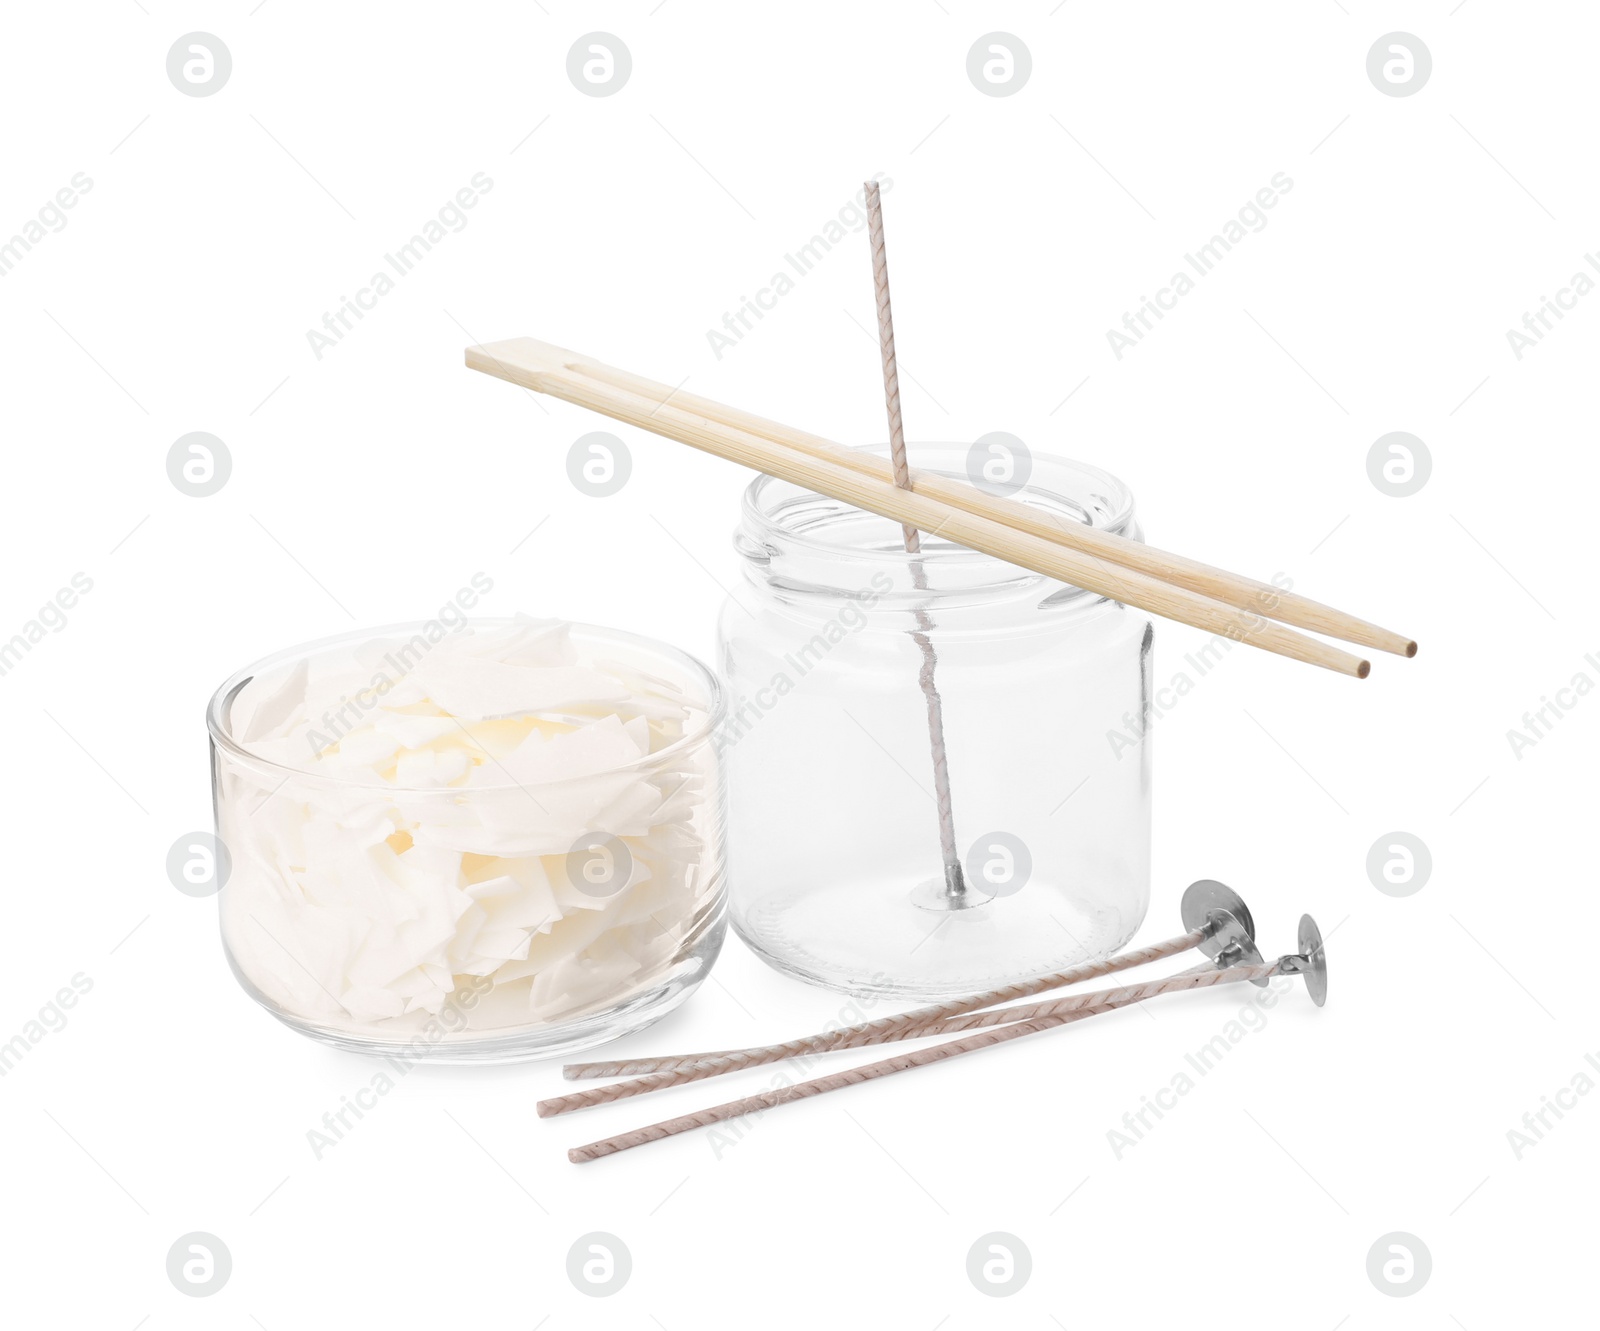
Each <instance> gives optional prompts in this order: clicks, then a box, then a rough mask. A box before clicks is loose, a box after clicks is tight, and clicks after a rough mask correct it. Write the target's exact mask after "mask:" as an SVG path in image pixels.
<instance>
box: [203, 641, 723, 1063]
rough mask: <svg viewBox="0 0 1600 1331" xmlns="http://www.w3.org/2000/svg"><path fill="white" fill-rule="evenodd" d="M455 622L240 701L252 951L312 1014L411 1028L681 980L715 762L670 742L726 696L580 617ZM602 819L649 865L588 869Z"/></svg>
mask: <svg viewBox="0 0 1600 1331" xmlns="http://www.w3.org/2000/svg"><path fill="white" fill-rule="evenodd" d="M437 630H438V625H437V623H435V624H434V625H432V626H430V628H429V630H428V631H426V632H424V631H419V632H418V633H416V634H413V635H411V636H409V637H406V636H401V635H397V634H389V635H386V636H384V637H382V638H373V639H369V640H367V641H365V642H361V643H358V644H356V645H354V646H349V645H345V646H340V647H337V648H334V649H330V650H329V651H327V652H325V653H321V654H318V655H314V656H312V657H310V658H302V659H300V660H297V661H294V662H291V663H289V664H288V665H284V666H280V667H277V668H275V669H273V670H270V671H267V672H264V673H263V674H261V675H258V676H257V677H256V678H253V679H252V680H250V681H249V682H248V683H247V684H246V685H245V686H244V687H243V688H242V689H240V690H239V692H238V693H237V695H236V696H235V698H234V700H233V704H232V707H231V709H230V715H229V716H228V717H227V718H226V720H227V725H228V730H227V733H229V734H230V735H231V737H232V738H233V739H234V740H235V742H237V743H238V744H239V745H240V747H242V748H243V749H245V750H246V751H247V753H248V754H249V755H251V757H250V758H249V759H239V758H235V757H234V756H233V755H232V754H230V753H228V752H227V751H225V750H219V753H218V759H217V763H218V774H217V780H218V807H219V810H220V817H221V821H222V829H221V830H222V835H223V840H224V841H225V842H226V843H227V844H228V846H229V848H230V850H231V851H232V853H233V875H232V877H231V879H230V880H229V882H228V885H227V887H226V889H225V891H224V895H223V927H224V933H225V935H226V937H227V940H228V944H229V948H230V951H231V952H232V955H233V957H234V960H235V962H236V963H237V964H238V965H239V967H240V968H241V969H242V970H243V972H244V973H245V975H246V976H247V977H248V979H249V981H250V982H251V984H253V985H254V986H255V987H256V988H257V989H259V990H260V991H261V993H262V994H263V995H264V996H265V997H266V998H267V999H268V1000H269V1001H270V1002H272V1003H274V1004H277V1005H278V1006H280V1007H282V1008H283V1009H285V1010H286V1011H288V1012H289V1013H291V1014H293V1015H296V1016H299V1017H302V1018H304V1019H307V1020H311V1021H314V1022H316V1023H318V1024H320V1025H324V1026H328V1027H332V1028H344V1029H350V1030H353V1031H361V1032H365V1033H374V1032H380V1033H381V1032H388V1031H391V1030H392V1031H393V1032H394V1034H395V1036H396V1038H401V1039H403V1038H406V1037H407V1034H408V1033H409V1032H412V1031H416V1030H421V1029H424V1028H425V1025H426V1024H427V1023H439V1024H442V1025H444V1026H446V1028H447V1029H450V1030H459V1031H465V1032H466V1033H468V1034H471V1033H473V1032H482V1031H486V1030H496V1029H503V1028H505V1027H507V1026H510V1025H526V1024H527V1023H528V1022H530V1021H533V1022H552V1023H553V1022H559V1021H562V1020H566V1019H569V1018H571V1017H574V1016H578V1015H581V1014H583V1013H585V1012H593V1011H599V1010H602V1009H604V1008H606V1007H608V1006H610V1005H613V1004H615V1003H617V1002H619V1001H621V1000H622V999H624V998H626V997H627V996H628V995H629V994H630V993H633V992H637V991H642V990H644V989H645V988H647V987H648V986H649V985H650V984H651V983H652V982H658V977H659V976H660V975H661V974H662V973H663V972H664V970H665V969H666V968H667V967H668V966H670V965H671V964H673V962H674V960H675V959H676V957H677V951H676V949H677V948H678V946H679V945H680V944H681V942H682V940H683V937H684V935H685V934H686V932H687V930H688V927H689V925H690V923H691V922H692V921H694V920H696V919H697V918H699V916H700V914H701V911H702V907H703V906H704V904H705V901H704V898H705V895H706V893H707V891H708V887H707V884H708V883H709V882H710V881H711V880H712V879H713V878H714V875H710V874H706V873H703V872H702V871H701V867H700V865H701V858H702V855H703V851H704V844H705V841H704V836H703V835H702V832H701V825H700V824H701V820H702V819H703V818H706V817H708V816H710V815H709V814H708V812H707V810H706V798H707V792H708V791H709V790H711V789H712V788H713V786H712V783H711V780H710V777H711V764H713V763H714V762H715V757H714V755H713V754H712V753H711V751H710V749H709V746H700V747H698V748H697V749H696V750H695V751H693V752H685V753H681V754H673V755H667V756H666V758H664V759H658V758H657V757H656V755H659V754H661V751H662V750H664V749H667V748H668V747H669V746H671V745H673V744H674V743H675V742H676V741H677V740H678V739H679V738H680V737H682V736H683V735H684V734H685V733H686V732H687V731H688V730H689V729H690V728H692V727H693V726H694V725H695V724H697V723H698V722H702V721H703V720H704V718H705V707H706V704H705V702H704V701H703V700H696V699H695V698H693V697H692V696H690V695H689V694H688V693H687V691H686V690H685V688H684V687H683V686H682V685H681V684H678V683H674V682H673V681H670V680H667V679H663V678H661V677H659V676H658V675H657V674H654V673H652V672H650V671H647V670H645V669H643V668H642V667H641V666H639V665H635V664H633V663H630V662H628V661H626V660H623V659H621V658H620V657H619V656H618V655H617V650H616V648H615V647H608V648H607V650H606V652H605V653H604V655H603V656H594V655H586V653H585V649H584V647H583V645H582V643H581V642H580V641H579V640H578V639H577V638H575V637H574V635H573V634H572V633H571V632H570V631H569V627H568V626H567V625H566V624H563V623H558V622H552V621H540V620H532V619H522V620H517V621H514V622H512V623H510V624H506V625H495V626H487V627H486V626H476V625H474V626H469V627H459V628H457V629H456V630H454V631H444V632H440V631H437ZM597 838H600V839H602V840H604V841H605V842H606V843H607V844H608V845H611V846H614V847H617V848H620V849H619V853H620V855H621V856H622V857H625V862H626V863H627V865H628V871H627V873H626V875H620V874H619V875H618V878H619V880H620V881H619V882H614V883H609V884H601V885H599V886H596V885H595V884H594V883H592V882H587V881H585V882H581V883H575V882H574V881H573V880H572V879H571V878H569V876H568V874H567V857H568V855H569V853H570V852H573V851H575V850H578V851H579V853H582V848H583V847H587V846H590V845H592V844H594V843H595V841H596V839H597ZM447 1009H448V1011H447Z"/></svg>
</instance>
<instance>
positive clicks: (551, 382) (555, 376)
mask: <svg viewBox="0 0 1600 1331" xmlns="http://www.w3.org/2000/svg"><path fill="white" fill-rule="evenodd" d="M466 361H467V365H468V367H469V368H471V369H474V370H481V371H482V372H483V373H485V374H489V375H493V376H495V377H496V378H499V379H505V380H508V381H509V382H511V383H514V384H519V385H521V386H522V387H524V388H529V389H532V390H534V391H535V392H539V393H546V394H548V395H550V396H551V397H559V398H562V399H563V400H565V401H567V402H572V403H574V404H576V405H578V406H580V407H587V408H589V409H590V410H591V411H596V412H599V413H601V414H602V415H605V416H610V417H611V418H612V419H614V420H619V421H624V422H626V423H627V424H630V425H636V426H638V427H639V428H641V429H644V430H649V431H651V432H652V433H654V434H659V435H664V436H665V437H667V438H669V439H676V440H677V441H678V442H680V443H685V444H688V445H690V446H691V447H693V448H698V449H700V450H702V451H703V452H707V453H713V454H715V455H716V456H718V457H722V458H726V459H728V460H729V461H731V462H737V463H739V464H740V465H741V466H745V467H750V468H752V469H753V470H755V471H760V472H765V473H766V474H767V475H769V476H775V477H777V478H778V479H780V480H785V481H789V482H791V483H792V484H795V485H798V486H801V487H803V488H805V489H807V490H812V491H815V492H816V493H817V494H823V495H828V496H830V497H831V498H834V499H837V500H840V501H842V502H844V503H847V504H853V505H855V506H856V507H857V508H862V509H865V510H867V511H868V512H870V513H876V514H878V515H879V516H880V517H884V518H888V519H890V520H892V521H895V522H898V523H900V524H902V525H903V526H907V527H914V528H916V529H917V530H918V531H921V532H925V533H927V534H928V535H930V536H938V537H941V538H943V539H945V540H948V541H952V542H954V543H955V544H957V545H963V546H966V547H968V548H969V549H972V550H977V551H980V552H982V553H983V554H987V555H990V556H992V557H994V558H996V559H1003V560H1005V561H1007V562H1008V563H1012V564H1016V565H1018V566H1019V567H1022V568H1026V569H1030V570H1032V571H1033V572H1035V573H1041V574H1043V575H1045V576H1046V577H1050V578H1055V579H1058V580H1060V581H1062V582H1066V583H1071V584H1072V585H1074V586H1077V587H1082V588H1083V589H1085V590H1086V591H1091V592H1095V593H1097V594H1099V595H1101V596H1105V597H1109V598H1110V599H1112V600H1115V601H1120V602H1122V603H1123V604H1125V605H1131V606H1135V607H1137V608H1138V609H1140V610H1144V611H1147V612H1148V613H1150V614H1153V615H1158V616H1160V617H1161V618H1163V619H1172V620H1176V621H1178V622H1179V623H1183V624H1188V625H1190V626H1192V627H1194V628H1197V629H1200V630H1202V631H1203V632H1206V633H1211V634H1217V635H1220V636H1222V637H1224V638H1228V639H1230V640H1232V641H1235V642H1242V643H1246V644H1248V645H1249V646H1252V647H1259V648H1262V649H1263V650H1266V651H1269V652H1275V653H1277V654H1278V655H1280V656H1287V657H1290V658H1292V659H1293V660H1296V661H1304V662H1307V663H1309V664H1311V665H1316V666H1321V667H1323V668H1324V669H1327V670H1334V671H1337V672H1339V673H1340V674H1344V675H1353V676H1355V677H1356V678H1358V679H1365V678H1366V677H1367V674H1368V672H1369V671H1370V670H1371V664H1370V663H1369V662H1368V661H1367V660H1366V659H1364V658H1363V657H1359V656H1356V655H1354V654H1352V653H1350V652H1347V651H1344V650H1343V649H1341V648H1338V647H1334V646H1332V645H1330V644H1328V643H1325V642H1322V641H1320V640H1318V639H1316V638H1312V637H1308V636H1307V635H1306V634H1305V633H1300V632H1297V631H1296V630H1297V629H1307V630H1309V631H1310V632H1313V633H1320V634H1324V635H1326V636H1327V637H1330V638H1335V639H1339V640H1341V641H1344V642H1349V643H1354V644H1357V645H1359V646H1362V647H1370V648H1373V649H1375V650H1377V651H1384V652H1392V653H1394V654H1396V655H1399V656H1415V655H1416V651H1417V644H1416V643H1415V642H1414V641H1413V640H1411V639H1410V638H1407V637H1405V636H1404V635H1402V634H1399V633H1394V632H1392V631H1390V630H1389V629H1385V628H1381V627H1379V626H1378V625H1376V624H1372V623H1369V622H1367V621H1366V620H1363V619H1358V618H1356V617H1355V616H1354V615H1351V614H1347V613H1346V612H1344V611H1342V610H1336V609H1334V608H1333V607H1331V606H1326V605H1322V604H1321V603H1319V602H1317V601H1313V600H1310V599H1308V598H1307V597H1304V596H1300V595H1297V594H1295V593H1294V592H1289V591H1284V590H1282V589H1281V588H1278V587H1274V586H1271V585H1270V584H1268V583H1263V582H1257V581H1256V580H1255V579H1253V578H1247V577H1243V576H1241V575H1239V574H1236V573H1229V572H1226V571H1225V570H1222V569H1217V568H1212V567H1211V566H1210V565H1207V564H1203V563H1201V562H1199V561H1198V560H1194V559H1189V558H1187V557H1185V556H1183V555H1176V554H1171V553H1169V552H1167V551H1164V550H1157V549H1153V548H1151V547H1150V546H1147V545H1145V544H1143V543H1142V542H1140V541H1134V540H1130V539H1129V538H1127V537H1125V536H1118V535H1115V534H1113V533H1111V532H1107V531H1103V530H1099V529H1097V528H1094V527H1090V526H1087V525H1085V524H1082V523H1076V522H1072V521H1069V520H1065V519H1057V518H1054V517H1053V516H1051V515H1049V514H1047V513H1045V512H1043V511H1041V510H1039V509H1037V508H1033V507H1031V506H1029V505H1027V504H1024V503H1021V502H1019V501H1017V500H1015V499H1010V498H1005V497H1002V496H998V495H992V494H989V493H987V492H986V491H983V490H980V489H978V488H977V487H976V486H972V485H968V484H965V483H964V482H961V481H957V480H952V479H951V478H949V477H946V476H940V475H936V474H933V473H930V472H925V471H917V470H912V472H911V474H910V482H911V484H910V488H909V489H901V488H898V487H897V486H896V484H895V476H894V471H893V468H892V466H891V463H890V462H889V460H888V459H886V458H881V457H878V456H876V455H874V454H871V453H865V452H861V451H859V450H856V449H850V448H846V447H844V446H843V445H841V444H836V443H833V442H831V441H829V440H827V439H823V438H820V437H819V436H817V435H813V434H807V433H806V432H805V431H803V430H797V429H794V428H792V427H791V426H787V425H781V424H779V423H777V422H775V421H769V420H765V419H763V418H762V417H760V416H756V415H753V414H751V413H750V412H747V411H741V410H739V409H738V408H736V407H729V406H724V405H723V404H722V403H719V402H713V401H711V400H710V399H708V398H703V397H698V396H696V395H695V394H693V393H684V392H680V391H678V390H676V389H674V388H671V387H669V386H668V385H666V384H662V383H657V382H655V381H654V380H651V379H646V378H643V377H641V376H639V375H635V374H630V373H628V372H627V371H625V370H619V369H615V368H613V367H612V366H609V365H604V364H601V363H600V362H599V361H595V360H591V359H590V358H589V357H587V356H583V355H580V354H579V353H577V352H574V351H568V350H566V349H565V348H562V347H557V346H552V345H551V344H549V343H548V342H540V341H537V340H536V339H534V338H529V337H519V338H511V339H509V340H507V341H504V342H490V343H486V344H484V345H482V346H474V347H468V348H467V352H466Z"/></svg>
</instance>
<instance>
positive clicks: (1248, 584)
mask: <svg viewBox="0 0 1600 1331" xmlns="http://www.w3.org/2000/svg"><path fill="white" fill-rule="evenodd" d="M530 340H531V339H530ZM544 345H545V347H546V350H547V351H548V353H549V354H550V355H551V356H553V357H555V358H558V359H560V360H561V361H562V363H563V364H565V365H566V367H567V368H568V369H572V370H576V371H578V372H580V373H582V374H586V375H589V376H590V377H591V378H595V379H599V380H600V381H601V382H602V383H608V384H612V385H613V386H615V387H617V388H624V389H627V390H629V391H630V392H634V393H637V394H639V395H640V396H641V397H647V398H649V399H651V400H652V401H653V402H655V403H658V404H659V403H665V402H669V401H670V402H671V403H672V404H673V405H674V406H677V407H679V408H681V409H682V410H684V411H688V412H693V413H695V414H696V415H699V416H703V417H705V418H706V419H707V420H711V421H716V422H718V423H719V424H722V425H731V426H733V427H734V428H735V429H739V430H744V431H746V432H747V433H750V434H755V435H760V436H761V437H762V438H763V439H770V440H772V441H773V442H774V443H780V444H787V445H789V446H790V447H791V448H796V449H799V450H800V451H801V452H802V453H806V454H809V455H810V456H811V457H815V458H823V459H825V460H828V461H833V462H838V463H839V464H841V465H842V466H846V467H850V468H851V469H852V470H855V471H859V472H862V473H863V474H865V475H869V476H876V477H878V478H879V479H880V480H889V481H892V480H893V479H894V470H893V468H892V466H891V465H890V463H889V461H888V459H886V458H882V457H879V456H878V455H876V454H874V453H866V452H862V451H861V450H860V449H853V448H845V447H843V446H842V445H839V444H835V443H833V442H831V441H829V440H827V439H823V438H821V437H820V436H818V435H814V434H808V433H807V432H806V431H804V430H797V429H795V428H794V427H792V426H788V425H783V424H780V423H779V422H777V421H771V420H767V419H766V418H764V417H762V416H757V415H755V414H754V413H752V412H748V411H741V410H740V409H739V408H737V407H730V406H726V405H724V404H723V403H720V402H714V401H712V400H711V399H710V398H704V397H699V396H697V395H696V394H694V393H685V392H680V391H678V390H676V389H673V388H671V387H669V386H668V385H666V384H663V383H657V382H656V381H655V380H652V379H646V378H645V377H643V376H642V375H637V374H632V373H630V372H629V371H627V370H619V369H617V368H616V367H614V366H611V365H605V364H603V363H601V362H600V361H597V360H594V359H592V358H590V357H588V356H584V355H582V354H580V353H578V352H575V351H568V350H566V349H565V348H562V347H554V346H549V345H548V344H544ZM911 488H912V489H913V490H916V491H919V492H920V493H922V494H925V495H928V496H930V497H931V498H934V499H938V500H942V501H943V502H944V503H947V504H949V505H950V506H951V507H952V508H959V509H961V510H962V511H964V512H967V513H974V514H977V515H978V516H979V517H986V518H992V519H993V520H994V521H996V522H999V523H1002V524H1004V525H1005V526H1007V527H1013V528H1015V529H1016V530H1018V531H1025V532H1029V533H1031V534H1032V535H1034V536H1039V537H1043V538H1044V539H1045V540H1049V541H1055V542H1056V543H1057V544H1060V545H1065V546H1067V547H1069V548H1071V549H1074V550H1079V551H1082V552H1083V553H1085V554H1091V555H1096V556H1098V557H1099V558H1101V559H1105V560H1109V561H1110V562H1111V563H1113V564H1120V565H1122V566H1123V567H1124V568H1132V569H1137V570H1138V571H1139V572H1141V573H1148V574H1149V575H1150V576H1151V577H1153V578H1158V579H1160V580H1161V581H1162V582H1170V583H1172V584H1173V585H1174V586H1176V587H1183V588H1184V589H1186V590H1188V591H1191V592H1196V593H1198V594H1199V595H1201V596H1207V597H1210V598H1211V599H1212V600H1214V601H1221V602H1223V603H1224V604H1225V605H1231V606H1234V607H1235V608H1237V609H1240V610H1248V611H1251V612H1252V613H1254V614H1258V615H1261V616H1264V617H1265V618H1267V619H1274V620H1277V621H1278V622H1279V623H1282V624H1288V625H1291V626H1292V627H1294V628H1300V629H1307V630H1309V631H1310V632H1312V633H1322V634H1325V635H1326V636H1328V637H1330V638H1338V639H1340V640H1341V641H1343V642H1353V643H1356V644H1358V645H1360V646H1363V647H1371V648H1373V649H1374V650H1375V651H1380V652H1392V653H1394V654H1395V655H1397V656H1415V655H1416V654H1417V644H1416V642H1415V641H1414V640H1413V639H1411V638H1408V637H1406V636H1405V635H1404V634H1401V633H1395V632H1394V631H1393V630H1391V629H1386V628H1383V627H1381V626H1380V625H1377V624H1372V623H1369V622H1368V621H1367V620H1364V619H1358V618H1357V617H1356V616H1355V615H1352V614H1348V613H1346V612H1345V611H1343V610H1337V609H1335V608H1334V607H1332V606H1328V605H1323V604H1322V603H1321V602H1320V601H1313V600H1312V599H1311V598H1310V597H1307V596H1300V595H1298V594H1296V593H1295V592H1291V591H1286V590H1284V589H1283V588H1281V587H1275V586H1273V585H1272V584H1270V583H1265V582H1258V581H1256V580H1255V579H1254V578H1247V577H1244V576H1242V575H1241V574H1237V573H1229V572H1227V571H1226V570H1225V569H1219V568H1213V567H1212V566H1211V565H1209V564H1204V563H1201V562H1200V561H1199V560H1197V559H1190V558H1188V557H1187V556H1185V555H1178V554H1173V553H1172V552H1171V551H1168V550H1159V549H1156V548H1155V547H1153V546H1149V545H1146V544H1145V543H1144V542H1142V541H1135V540H1132V539H1130V538H1129V537H1126V536H1119V535H1117V534H1116V533H1115V532H1108V531H1105V530H1103V529H1101V528H1098V527H1091V526H1088V525H1087V524H1085V523H1079V522H1073V521H1071V520H1070V519H1066V518H1062V517H1059V516H1057V515H1054V514H1050V513H1046V512H1044V511H1043V510H1041V509H1037V508H1034V507H1033V506H1031V505H1029V504H1024V503H1021V502H1020V501H1018V500H1016V499H1010V498H1006V497H1005V496H1002V495H994V494H989V493H988V492H987V491H984V490H980V489H978V488H977V487H976V486H974V485H965V484H963V483H962V482H961V481H957V480H952V479H951V478H949V477H948V476H939V475H936V474H934V473H930V472H924V471H917V470H914V469H913V471H912V473H911Z"/></svg>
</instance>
